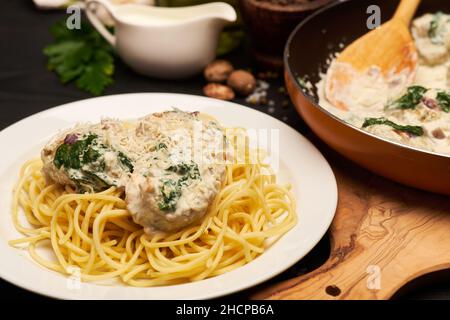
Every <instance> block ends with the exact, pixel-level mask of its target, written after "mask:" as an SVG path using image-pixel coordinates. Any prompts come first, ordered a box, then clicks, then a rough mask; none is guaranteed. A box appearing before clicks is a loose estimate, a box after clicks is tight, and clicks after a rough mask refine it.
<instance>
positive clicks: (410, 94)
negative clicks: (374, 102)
mask: <svg viewBox="0 0 450 320" xmlns="http://www.w3.org/2000/svg"><path fill="white" fill-rule="evenodd" d="M427 91H428V89H426V88H424V87H421V86H411V87H409V88H408V89H407V92H406V93H405V94H404V95H403V96H401V97H400V98H398V99H397V100H395V101H394V102H392V103H391V104H390V105H389V106H394V108H398V109H414V108H415V107H416V106H417V105H418V104H419V103H420V101H421V100H422V98H423V96H424V94H425V93H426V92H427Z"/></svg>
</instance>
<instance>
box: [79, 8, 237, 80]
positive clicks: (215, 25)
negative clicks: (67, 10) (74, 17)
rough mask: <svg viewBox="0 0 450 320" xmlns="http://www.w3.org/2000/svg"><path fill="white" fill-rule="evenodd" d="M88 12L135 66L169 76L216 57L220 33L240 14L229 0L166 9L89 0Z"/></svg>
mask: <svg viewBox="0 0 450 320" xmlns="http://www.w3.org/2000/svg"><path fill="white" fill-rule="evenodd" d="M98 5H101V6H103V7H104V8H105V9H106V10H107V11H109V13H110V14H111V16H112V17H113V19H114V22H115V30H114V34H111V33H110V32H109V31H108V29H107V28H106V27H105V26H104V25H103V24H102V22H101V21H100V20H99V19H98V18H97V16H96V15H95V9H96V6H98ZM86 15H87V17H88V19H89V20H90V22H91V23H92V25H93V26H94V27H95V28H96V29H97V30H98V31H99V32H100V34H101V35H102V36H103V37H104V38H105V39H106V40H107V41H108V42H109V43H110V44H111V45H112V46H114V48H115V49H116V50H117V52H118V54H119V56H120V57H121V58H122V60H123V61H124V62H125V63H127V64H128V65H129V66H130V67H131V68H133V69H134V70H135V71H137V72H138V73H141V74H145V75H149V76H154V77H159V78H168V79H174V78H186V77H189V76H192V75H195V74H196V73H198V72H200V71H201V70H202V69H203V68H204V67H205V66H206V65H207V64H208V63H209V62H211V61H212V60H214V58H215V56H216V49H217V43H218V39H219V34H220V32H221V31H222V29H223V27H224V26H225V25H226V24H228V23H231V22H233V21H235V20H236V16H237V15H236V11H235V10H234V8H233V7H232V6H230V5H229V4H227V3H224V2H213V3H208V4H202V5H197V6H189V7H177V8H165V7H153V6H146V5H139V4H124V5H113V4H111V2H109V1H108V0H87V2H86Z"/></svg>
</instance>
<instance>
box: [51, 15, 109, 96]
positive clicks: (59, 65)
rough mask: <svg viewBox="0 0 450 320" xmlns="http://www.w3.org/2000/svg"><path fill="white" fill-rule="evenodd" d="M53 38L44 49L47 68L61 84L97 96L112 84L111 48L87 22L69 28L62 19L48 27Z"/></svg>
mask: <svg viewBox="0 0 450 320" xmlns="http://www.w3.org/2000/svg"><path fill="white" fill-rule="evenodd" d="M50 31H51V33H52V35H53V38H54V41H53V43H51V44H49V45H48V46H47V47H45V48H44V54H45V55H46V56H47V58H48V63H47V66H48V68H49V70H52V71H54V72H56V74H57V75H58V76H59V79H60V81H61V82H62V83H64V84H65V83H69V82H72V81H73V82H75V84H76V86H77V87H78V88H79V89H81V90H84V91H87V92H89V93H91V94H93V95H100V94H101V93H102V92H103V91H104V90H105V88H106V87H107V86H109V85H111V84H112V83H113V79H112V76H113V74H114V55H113V50H112V47H111V46H110V45H109V44H108V43H107V42H106V41H105V40H104V39H103V38H102V37H101V36H100V34H99V33H98V32H97V31H95V30H94V29H93V28H92V27H91V26H90V25H88V24H86V23H84V22H83V23H82V24H81V29H74V30H69V29H68V28H67V26H66V24H65V22H59V23H57V24H55V25H54V26H52V27H51V29H50Z"/></svg>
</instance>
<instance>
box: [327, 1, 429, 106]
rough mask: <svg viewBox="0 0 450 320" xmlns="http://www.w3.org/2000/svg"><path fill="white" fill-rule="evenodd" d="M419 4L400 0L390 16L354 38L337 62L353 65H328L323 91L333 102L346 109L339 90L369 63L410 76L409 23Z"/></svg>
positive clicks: (412, 46)
mask: <svg viewBox="0 0 450 320" xmlns="http://www.w3.org/2000/svg"><path fill="white" fill-rule="evenodd" d="M419 4H420V0H401V1H400V4H399V6H398V8H397V11H396V12H395V15H394V17H393V18H392V19H391V20H389V21H388V22H386V23H384V24H383V25H381V26H380V27H379V28H377V29H374V30H372V31H371V32H369V33H367V34H366V35H364V36H362V37H361V38H359V39H358V40H356V41H354V42H353V43H352V44H350V45H349V46H348V47H347V48H346V49H345V50H344V51H343V52H342V53H341V54H340V55H339V57H338V58H337V60H336V61H337V62H341V63H347V64H350V65H351V66H352V67H353V68H330V69H329V71H328V74H327V79H326V81H327V84H326V88H325V94H326V97H327V99H328V100H329V101H330V102H331V103H332V104H333V105H335V106H336V107H338V108H340V109H342V110H348V106H347V104H346V103H345V102H344V101H343V99H341V98H340V93H341V92H343V90H345V87H346V86H348V85H350V84H351V82H352V80H353V79H354V77H355V75H357V74H358V73H364V72H366V71H367V70H368V69H369V68H370V67H373V66H378V67H379V68H380V70H381V72H382V73H383V75H384V76H387V75H388V74H389V73H392V72H393V73H395V74H398V73H400V72H405V74H404V75H405V77H406V78H407V79H411V80H412V79H413V76H414V74H415V71H416V66H417V60H418V55H417V51H416V47H415V44H414V40H413V38H412V36H411V34H410V32H409V25H410V23H411V20H412V18H413V17H414V14H415V12H416V9H417V7H418V6H419ZM339 65H341V64H339ZM352 69H354V70H352ZM351 71H353V72H351Z"/></svg>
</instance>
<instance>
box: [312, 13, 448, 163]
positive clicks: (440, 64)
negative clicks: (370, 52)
mask: <svg viewBox="0 0 450 320" xmlns="http://www.w3.org/2000/svg"><path fill="white" fill-rule="evenodd" d="M430 29H432V30H433V32H431V31H430ZM412 34H413V37H414V40H415V44H416V47H417V50H418V53H419V65H418V68H417V72H416V74H415V77H414V79H408V77H406V76H405V74H401V73H400V74H399V75H395V74H393V73H391V74H389V75H387V76H384V75H383V74H382V73H381V71H380V70H379V68H377V67H375V66H374V67H373V68H371V69H370V70H367V71H366V72H364V73H362V74H359V73H357V72H356V71H354V70H353V69H352V67H351V66H350V65H348V64H344V63H339V62H337V61H336V60H335V59H334V60H333V61H332V62H331V65H330V68H329V70H330V69H332V68H343V69H344V70H346V71H349V72H352V73H353V74H354V81H352V82H351V84H350V85H349V86H348V88H346V89H345V90H336V91H337V92H338V96H337V97H338V98H339V100H341V101H344V102H345V104H346V105H347V106H348V109H349V110H348V111H345V110H342V109H339V108H337V107H335V106H334V105H333V104H331V103H330V101H329V100H328V99H327V97H326V95H325V92H326V86H330V85H331V84H330V83H327V81H326V74H322V77H321V78H322V79H321V81H320V82H319V83H317V84H316V87H317V93H318V96H319V104H320V105H321V106H322V107H324V108H325V109H327V110H328V111H330V112H331V113H332V114H334V115H336V116H337V117H339V118H341V119H343V120H344V121H346V122H348V123H350V124H352V125H355V126H356V127H358V128H361V127H362V125H363V123H364V121H365V120H366V119H368V118H380V117H385V118H387V119H388V120H391V121H392V122H395V123H397V124H399V125H412V126H420V127H422V128H423V130H424V134H423V135H422V136H412V135H408V134H405V133H404V132H400V131H398V130H394V129H393V128H392V127H390V126H387V125H371V126H368V127H366V128H364V129H365V130H367V131H369V132H372V133H374V134H376V135H379V136H382V137H384V138H388V139H390V140H393V141H396V142H401V143H404V144H408V145H412V146H415V147H419V148H422V149H426V150H430V151H434V152H437V153H444V154H450V113H449V112H444V111H443V110H442V109H441V108H439V107H437V108H430V107H429V106H427V105H426V104H425V103H424V102H420V103H419V104H417V106H416V107H415V108H412V109H398V108H392V107H390V106H392V103H393V102H394V101H395V100H397V99H398V98H400V97H401V96H403V95H404V94H405V93H406V88H407V87H408V86H410V85H419V86H423V87H425V88H426V89H428V91H427V92H426V94H425V95H424V98H428V99H430V100H433V101H435V100H436V96H437V94H438V92H441V91H445V92H447V93H450V92H449V83H450V76H449V74H450V53H449V51H450V16H449V15H445V14H426V15H424V16H422V17H419V18H417V19H415V20H414V21H413V25H412ZM338 89H339V88H338ZM437 132H438V133H439V134H438V133H437Z"/></svg>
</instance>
